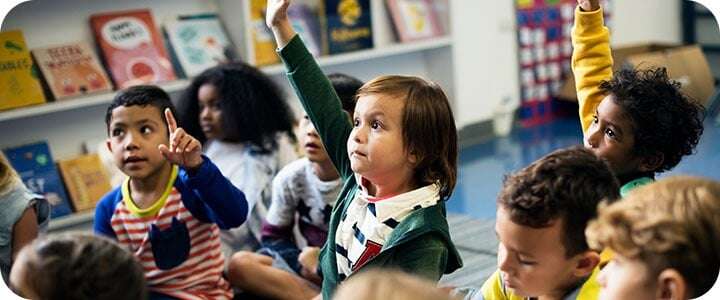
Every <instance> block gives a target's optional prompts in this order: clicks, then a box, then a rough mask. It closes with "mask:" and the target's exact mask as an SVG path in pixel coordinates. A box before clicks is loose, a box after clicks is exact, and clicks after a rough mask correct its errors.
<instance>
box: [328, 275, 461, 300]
mask: <svg viewBox="0 0 720 300" xmlns="http://www.w3.org/2000/svg"><path fill="white" fill-rule="evenodd" d="M333 299H338V300H349V299H352V300H371V299H393V300H453V299H456V298H453V297H451V296H450V294H449V293H447V292H444V291H443V290H441V289H439V288H437V286H436V283H435V282H432V281H429V280H426V279H423V278H419V277H416V276H413V275H410V274H407V273H404V272H401V271H397V270H390V269H372V270H368V271H364V272H362V273H360V274H357V275H354V276H352V277H350V278H348V280H347V281H346V282H344V283H343V284H342V285H340V287H339V288H338V290H337V292H336V293H335V296H334V297H333Z"/></svg>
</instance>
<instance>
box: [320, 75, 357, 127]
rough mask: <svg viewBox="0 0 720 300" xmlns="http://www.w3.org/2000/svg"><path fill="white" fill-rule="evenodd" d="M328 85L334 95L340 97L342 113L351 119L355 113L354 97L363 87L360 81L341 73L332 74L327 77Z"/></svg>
mask: <svg viewBox="0 0 720 300" xmlns="http://www.w3.org/2000/svg"><path fill="white" fill-rule="evenodd" d="M328 79H330V83H332V86H333V89H335V93H337V95H338V97H340V103H342V108H343V110H344V111H346V112H348V114H349V115H350V116H351V117H352V115H353V113H354V112H355V95H356V94H357V91H358V90H359V89H360V88H361V87H362V86H363V82H362V81H360V79H357V78H355V77H352V76H350V75H346V74H342V73H332V74H329V75H328Z"/></svg>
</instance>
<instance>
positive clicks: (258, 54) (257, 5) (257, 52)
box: [250, 0, 280, 66]
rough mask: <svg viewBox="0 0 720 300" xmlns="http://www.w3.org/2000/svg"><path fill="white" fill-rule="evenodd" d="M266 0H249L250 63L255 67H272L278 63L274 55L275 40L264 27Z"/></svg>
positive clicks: (278, 59) (277, 58)
mask: <svg viewBox="0 0 720 300" xmlns="http://www.w3.org/2000/svg"><path fill="white" fill-rule="evenodd" d="M266 8H267V0H250V37H251V38H250V43H251V45H250V47H251V48H252V53H253V55H252V57H251V59H252V61H253V62H254V63H255V65H256V66H264V65H272V64H276V63H279V62H280V57H278V55H277V53H275V48H276V47H275V39H274V38H273V34H272V32H271V31H270V28H268V27H267V25H265V11H266Z"/></svg>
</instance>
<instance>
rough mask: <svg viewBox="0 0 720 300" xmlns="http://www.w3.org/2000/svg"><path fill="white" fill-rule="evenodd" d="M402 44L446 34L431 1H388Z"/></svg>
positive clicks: (434, 5)
mask: <svg viewBox="0 0 720 300" xmlns="http://www.w3.org/2000/svg"><path fill="white" fill-rule="evenodd" d="M386 1H387V7H388V11H389V12H390V16H391V18H392V20H393V24H394V25H395V27H394V28H395V32H396V33H397V36H398V39H399V40H400V42H410V41H417V40H424V39H429V38H433V37H438V36H442V35H443V34H444V32H443V28H442V25H441V24H440V22H441V21H440V20H439V19H438V15H437V7H436V4H434V3H433V1H430V0H386Z"/></svg>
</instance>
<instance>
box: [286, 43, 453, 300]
mask: <svg viewBox="0 0 720 300" xmlns="http://www.w3.org/2000/svg"><path fill="white" fill-rule="evenodd" d="M279 54H280V57H281V58H282V60H283V61H284V62H285V66H286V67H287V76H288V78H289V79H290V84H291V85H292V86H293V88H294V89H295V92H296V94H297V95H298V97H299V98H300V102H301V103H302V105H303V107H304V108H305V111H306V112H307V114H308V116H309V117H310V119H311V120H312V122H313V124H314V125H315V129H316V130H317V132H318V134H319V135H320V137H321V139H322V141H323V144H324V145H325V149H326V150H327V152H328V155H329V156H330V159H331V160H332V162H333V164H334V165H335V168H337V170H338V172H339V173H340V176H341V177H342V179H343V182H344V186H343V189H342V191H341V192H340V195H339V196H338V201H337V202H336V204H335V207H334V208H333V212H332V215H331V217H330V224H328V239H327V242H326V243H325V245H324V246H323V248H322V250H321V252H320V266H319V268H320V269H321V271H322V276H323V284H322V294H323V299H331V297H332V294H333V292H334V291H335V288H336V287H337V285H338V284H339V283H340V282H341V281H342V280H343V278H340V276H339V275H338V271H337V262H336V259H335V232H336V230H337V229H338V225H339V224H340V221H341V219H342V216H343V215H344V214H345V212H346V211H347V208H348V206H349V204H350V202H352V200H353V199H354V197H355V194H356V193H357V192H358V191H359V188H358V183H357V182H356V180H355V176H354V174H353V171H352V169H351V168H350V159H349V158H348V155H347V140H348V137H349V136H350V131H352V124H350V121H349V119H348V117H347V115H346V114H345V112H344V111H343V110H342V107H341V105H340V100H339V98H338V96H337V94H336V93H335V90H334V89H333V87H332V85H331V84H330V81H329V80H328V79H327V77H326V76H325V74H323V72H322V70H321V69H320V67H319V66H318V65H317V63H316V62H315V59H314V58H313V56H312V55H311V54H310V53H309V52H308V50H307V48H305V45H304V44H303V42H302V40H301V39H300V38H299V37H298V36H297V35H296V36H295V37H294V38H293V39H292V40H291V41H290V43H288V44H287V45H286V46H285V47H284V48H283V49H281V50H280V51H279ZM461 266H462V261H461V259H460V255H459V253H458V251H457V249H455V245H454V244H453V242H452V240H451V239H450V233H449V230H448V224H447V219H446V213H445V203H444V202H440V203H438V204H437V205H434V206H430V207H427V208H423V209H419V210H416V211H414V212H412V213H411V214H410V215H408V216H407V217H406V218H405V219H403V221H402V222H400V224H398V226H397V227H396V228H395V229H394V230H393V231H392V233H391V234H390V236H389V237H388V240H387V241H386V243H385V245H384V246H383V248H382V250H381V252H380V253H379V254H378V255H377V256H376V257H374V258H373V259H372V260H370V261H369V262H368V263H367V264H366V265H365V266H363V268H371V267H384V268H396V269H401V270H404V271H406V272H408V273H412V274H416V275H420V276H423V277H426V278H428V279H432V280H439V279H440V277H441V276H442V275H443V274H448V273H451V272H453V271H455V270H457V269H458V268H460V267H461Z"/></svg>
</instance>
